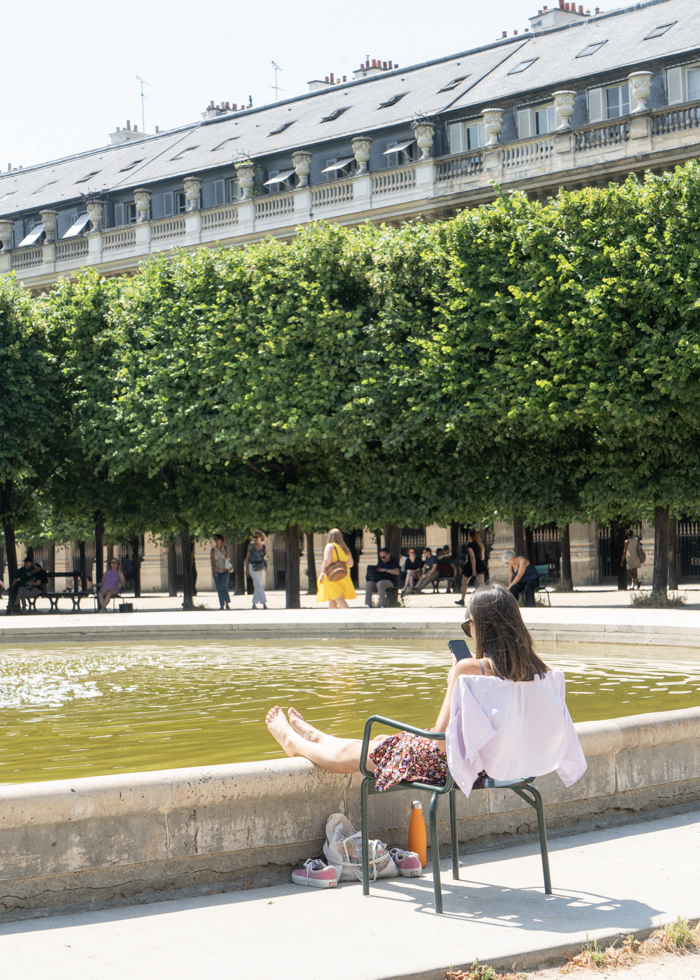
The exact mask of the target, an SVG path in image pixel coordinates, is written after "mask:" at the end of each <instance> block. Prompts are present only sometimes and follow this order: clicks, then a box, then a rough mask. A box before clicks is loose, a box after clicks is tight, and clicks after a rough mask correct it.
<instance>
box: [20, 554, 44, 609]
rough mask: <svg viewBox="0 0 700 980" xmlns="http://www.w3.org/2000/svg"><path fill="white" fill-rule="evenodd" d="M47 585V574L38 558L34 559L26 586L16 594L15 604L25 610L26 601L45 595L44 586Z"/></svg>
mask: <svg viewBox="0 0 700 980" xmlns="http://www.w3.org/2000/svg"><path fill="white" fill-rule="evenodd" d="M48 584H49V576H48V572H46V571H45V569H44V563H43V561H42V560H41V559H40V558H36V559H35V560H34V562H33V565H32V572H31V575H30V577H29V578H28V579H27V584H26V585H23V586H21V588H20V589H19V591H18V592H17V602H18V603H19V604H20V605H21V606H22V609H24V608H25V606H24V603H25V600H26V599H36V598H38V597H39V596H41V595H45V594H46V586H47V585H48Z"/></svg>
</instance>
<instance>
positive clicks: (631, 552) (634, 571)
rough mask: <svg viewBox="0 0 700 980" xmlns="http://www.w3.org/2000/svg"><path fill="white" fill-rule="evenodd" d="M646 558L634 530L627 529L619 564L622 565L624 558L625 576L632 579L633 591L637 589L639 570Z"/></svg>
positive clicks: (640, 541)
mask: <svg viewBox="0 0 700 980" xmlns="http://www.w3.org/2000/svg"><path fill="white" fill-rule="evenodd" d="M646 557H647V556H646V555H645V554H644V548H642V539H641V538H640V537H638V536H637V535H636V534H635V533H634V528H632V527H628V528H627V540H626V541H625V546H624V548H623V549H622V558H621V559H620V564H621V565H624V563H625V558H626V559H627V574H628V575H629V577H630V578H631V579H632V589H633V590H634V589H637V590H638V589H639V585H640V583H639V569H640V568H641V567H642V564H643V562H645V561H646Z"/></svg>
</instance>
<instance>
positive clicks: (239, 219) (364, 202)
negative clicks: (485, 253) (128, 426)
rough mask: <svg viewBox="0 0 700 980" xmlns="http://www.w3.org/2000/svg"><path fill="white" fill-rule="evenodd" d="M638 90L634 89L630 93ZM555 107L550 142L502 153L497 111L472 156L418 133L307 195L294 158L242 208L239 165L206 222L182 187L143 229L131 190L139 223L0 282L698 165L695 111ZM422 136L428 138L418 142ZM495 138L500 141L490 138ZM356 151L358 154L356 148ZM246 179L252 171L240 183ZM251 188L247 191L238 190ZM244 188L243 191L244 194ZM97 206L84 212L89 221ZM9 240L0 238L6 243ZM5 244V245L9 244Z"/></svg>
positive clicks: (57, 251) (49, 247) (82, 241)
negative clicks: (443, 152)
mask: <svg viewBox="0 0 700 980" xmlns="http://www.w3.org/2000/svg"><path fill="white" fill-rule="evenodd" d="M642 82H645V79H641V81H640V85H641V83H642ZM557 94H558V95H559V96H560V101H561V103H562V104H561V106H560V107H559V108H560V109H561V113H560V115H561V114H562V113H563V115H562V124H561V125H560V127H559V128H558V129H557V130H555V131H554V132H553V133H550V134H548V135H546V136H539V137H536V138H531V139H523V140H516V141H514V142H510V143H502V142H499V140H500V116H501V115H502V113H501V112H500V110H496V109H489V110H488V113H490V116H489V119H490V123H489V127H490V128H489V140H490V142H489V144H488V145H487V146H485V147H483V148H480V149H478V150H475V151H471V152H468V153H461V154H452V155H447V156H443V157H440V158H438V159H433V158H431V157H430V156H428V155H427V153H428V150H429V147H428V143H429V142H431V141H432V135H431V133H432V127H429V126H424V127H423V128H424V129H426V133H425V134H424V139H423V142H424V143H425V146H423V151H424V156H423V157H422V158H421V159H420V160H418V161H413V162H410V163H407V164H405V165H403V166H400V167H395V168H392V169H390V170H382V171H378V172H370V171H368V170H361V171H359V172H358V173H356V174H355V175H354V176H352V177H348V178H343V179H341V180H337V181H336V180H333V181H328V182H327V183H323V184H316V185H311V186H308V183H307V180H306V176H307V171H308V169H309V163H310V158H309V154H308V153H306V152H301V151H299V153H297V155H296V156H297V157H298V159H295V163H296V164H297V166H298V167H299V169H300V171H301V172H302V175H303V178H304V179H303V180H302V182H301V185H300V186H298V187H296V188H294V189H293V190H288V189H286V190H284V191H280V192H279V193H274V194H266V195H263V196H260V197H254V196H252V187H248V184H249V183H251V182H252V180H253V173H252V167H251V166H250V165H247V164H244V165H239V167H238V170H239V171H240V177H241V179H242V180H243V183H246V195H250V196H246V195H244V196H243V198H242V199H241V200H240V201H237V202H232V203H231V204H228V205H225V206H223V207H221V206H220V207H216V208H211V209H207V210H200V208H199V193H200V182H199V180H198V178H194V177H192V178H187V180H188V182H189V183H188V193H189V197H188V200H189V201H190V207H189V209H188V211H187V213H186V214H182V215H177V216H175V217H171V218H163V219H156V220H150V221H149V220H147V215H148V212H147V207H148V206H149V205H150V200H151V191H150V190H149V189H148V188H139V189H138V191H136V192H135V199H136V202H137V205H138V209H139V220H138V221H137V223H135V224H133V225H129V226H126V227H121V228H111V229H101V222H100V220H99V218H100V217H101V210H100V213H99V215H98V214H97V211H95V216H94V217H95V219H96V220H95V224H96V225H97V228H93V231H92V232H91V233H90V234H89V235H85V236H84V237H81V238H79V239H74V240H71V241H70V242H63V241H54V242H47V243H46V244H44V245H40V246H34V247H30V248H24V249H15V250H10V249H8V247H7V244H6V245H5V247H4V248H3V249H2V250H1V251H0V274H1V273H3V272H9V271H10V270H14V271H15V272H16V274H17V276H18V278H19V279H21V280H23V281H26V282H27V283H28V284H30V285H31V284H37V285H42V284H44V283H50V282H51V281H53V279H55V278H57V277H58V276H59V275H65V273H66V271H67V270H68V269H69V268H76V269H77V268H79V267H81V266H83V265H89V266H94V267H97V268H100V267H101V266H103V267H104V268H105V271H111V270H114V269H117V270H118V269H121V268H123V269H129V268H134V267H135V266H136V265H137V264H138V262H139V261H140V260H141V259H142V258H143V257H145V256H146V255H148V254H149V253H151V252H157V251H161V250H164V249H165V250H167V249H170V248H172V247H174V246H182V247H186V248H191V247H195V246H197V245H201V244H208V243H212V242H216V241H221V242H222V243H224V244H233V243H234V242H235V241H236V240H237V239H240V240H243V241H254V240H256V238H262V237H264V236H265V235H269V234H281V235H284V236H288V235H290V234H293V232H294V229H295V228H296V227H298V226H299V225H301V224H305V223H307V222H309V221H313V220H315V219H318V218H324V219H329V220H334V221H341V222H343V221H347V222H348V223H351V222H353V221H355V220H357V215H358V214H362V216H363V219H364V218H367V217H369V218H371V219H373V220H377V221H381V220H384V219H385V217H391V219H392V220H394V219H395V218H396V217H397V216H398V217H399V218H400V219H402V220H405V219H408V218H412V217H415V216H417V215H418V214H423V215H426V214H428V213H429V212H430V210H431V209H433V208H435V209H438V208H443V207H444V206H445V204H444V203H443V202H442V201H441V198H447V197H449V198H450V201H449V206H450V207H453V208H454V207H465V206H469V205H473V204H477V203H480V202H481V201H487V200H492V199H493V196H494V191H493V186H492V185H493V183H494V182H496V183H498V184H501V185H503V186H504V188H505V189H506V190H508V189H523V190H526V191H531V192H533V193H537V194H539V195H542V194H549V193H555V192H556V189H557V187H558V186H560V185H562V184H563V185H565V186H566V185H567V184H571V183H574V184H578V185H580V184H585V183H587V182H588V181H589V180H590V181H595V182H600V181H601V179H603V180H605V179H606V178H607V179H613V178H615V177H617V178H622V179H624V178H625V177H626V176H627V174H628V172H629V170H630V169H634V170H635V171H636V172H642V171H643V170H644V168H645V159H647V158H648V159H649V161H650V163H649V165H651V164H652V158H653V166H654V167H655V168H656V169H658V168H663V167H664V166H669V167H670V166H675V164H676V163H679V162H682V161H683V160H684V159H688V158H689V157H693V156H695V155H696V144H697V143H698V142H700V133H699V132H697V131H698V130H700V102H689V103H686V104H684V105H680V106H671V107H666V108H664V109H658V110H654V111H652V112H649V111H643V112H640V111H637V112H635V113H633V114H631V115H629V116H627V117H623V118H620V119H614V120H608V121H607V122H602V123H595V124H591V125H586V126H582V127H578V128H572V127H571V126H570V124H569V115H570V105H569V103H568V102H567V101H566V100H567V99H569V101H570V97H571V93H569V92H562V93H557ZM428 130H430V132H428ZM496 130H498V132H496ZM358 141H359V142H358ZM370 142H371V140H369V138H368V137H362V138H359V137H358V140H356V143H357V146H356V147H355V149H356V151H357V152H358V153H360V155H363V154H364V155H363V161H364V156H367V155H368V154H369V143H370ZM246 167H247V169H248V170H250V171H251V173H250V174H248V172H247V170H246ZM248 178H249V179H248ZM246 181H247V182H246ZM98 205H99V208H101V207H102V204H101V202H93V207H94V209H96V208H97V207H98ZM6 237H7V236H6ZM8 244H9V243H8Z"/></svg>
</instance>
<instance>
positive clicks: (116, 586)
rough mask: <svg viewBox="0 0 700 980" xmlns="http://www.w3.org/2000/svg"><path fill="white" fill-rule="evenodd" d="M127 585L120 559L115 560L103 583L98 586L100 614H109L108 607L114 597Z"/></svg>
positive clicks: (110, 564) (110, 565)
mask: <svg viewBox="0 0 700 980" xmlns="http://www.w3.org/2000/svg"><path fill="white" fill-rule="evenodd" d="M125 585H126V579H125V578H124V573H123V572H122V571H121V570H120V568H119V559H117V558H113V559H112V560H111V561H110V563H109V568H108V569H107V571H106V572H105V573H104V577H103V579H102V581H101V582H100V583H99V585H98V586H97V604H98V607H99V608H98V610H97V611H98V612H101V613H103V612H107V606H108V605H109V600H110V599H111V598H112V596H114V595H117V594H118V593H119V592H120V591H121V590H122V589H123V588H124V586H125Z"/></svg>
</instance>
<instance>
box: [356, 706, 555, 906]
mask: <svg viewBox="0 0 700 980" xmlns="http://www.w3.org/2000/svg"><path fill="white" fill-rule="evenodd" d="M374 724H380V725H387V726H388V727H389V728H395V729H396V730H397V731H400V732H410V733H411V734H412V735H418V736H420V737H421V738H426V739H431V740H437V741H440V742H444V741H445V733H444V732H429V731H426V730H424V729H422V728H414V727H413V725H404V724H403V723H402V722H400V721H393V720H392V719H391V718H384V717H383V716H382V715H372V717H371V718H368V719H367V721H366V722H365V731H364V736H363V740H362V752H361V755H360V771H361V773H362V776H363V780H362V785H361V787H360V813H361V837H362V894H363V895H369V884H370V878H369V813H368V803H369V797H370V795H372V794H375V793H377V790H376V789H375V785H374V774H373V773H371V772H369V771H368V769H367V753H368V751H369V743H370V740H371V738H372V726H373V725H374ZM534 779H535V777H534V776H527V777H523V778H522V779H511V780H498V779H491V778H489V777H487V778H485V779H483V778H482V779H480V780H479V785H478V786H476V787H475V789H476V790H478V789H510V790H512V791H513V792H514V793H516V794H517V795H518V796H519V797H520V798H521V799H522V800H524V801H525V802H526V803H528V804H529V805H530V806H531V807H533V808H534V809H535V810H536V812H537V826H538V829H539V835H540V853H541V855H542V872H543V876H544V890H545V894H547V895H551V894H552V881H551V877H550V873H549V852H548V849H547V828H546V825H545V819H544V809H543V806H542V797H541V795H540V793H539V790H537V789H535V787H534V786H533V785H532V783H533V781H534ZM407 790H411V792H418V793H429V794H430V806H429V827H430V854H431V858H432V864H433V891H434V894H435V911H436V912H437V913H438V914H442V888H441V882H440V846H439V843H438V827H437V808H438V801H439V798H440V797H441V796H445V795H447V796H448V799H449V804H450V847H451V852H452V878H453V880H454V881H459V842H458V839H457V793H458V792H459V787H457V786H456V785H455V782H454V779H453V778H452V775H451V774H450V773H449V772H448V775H447V781H446V782H445V783H444V784H442V785H437V786H435V785H431V784H429V783H419V782H409V781H407V780H402V781H401V782H400V783H398V784H396V785H395V786H392V787H390V788H389V789H388V790H384V792H387V793H392V792H399V791H402V792H405V791H407Z"/></svg>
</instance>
